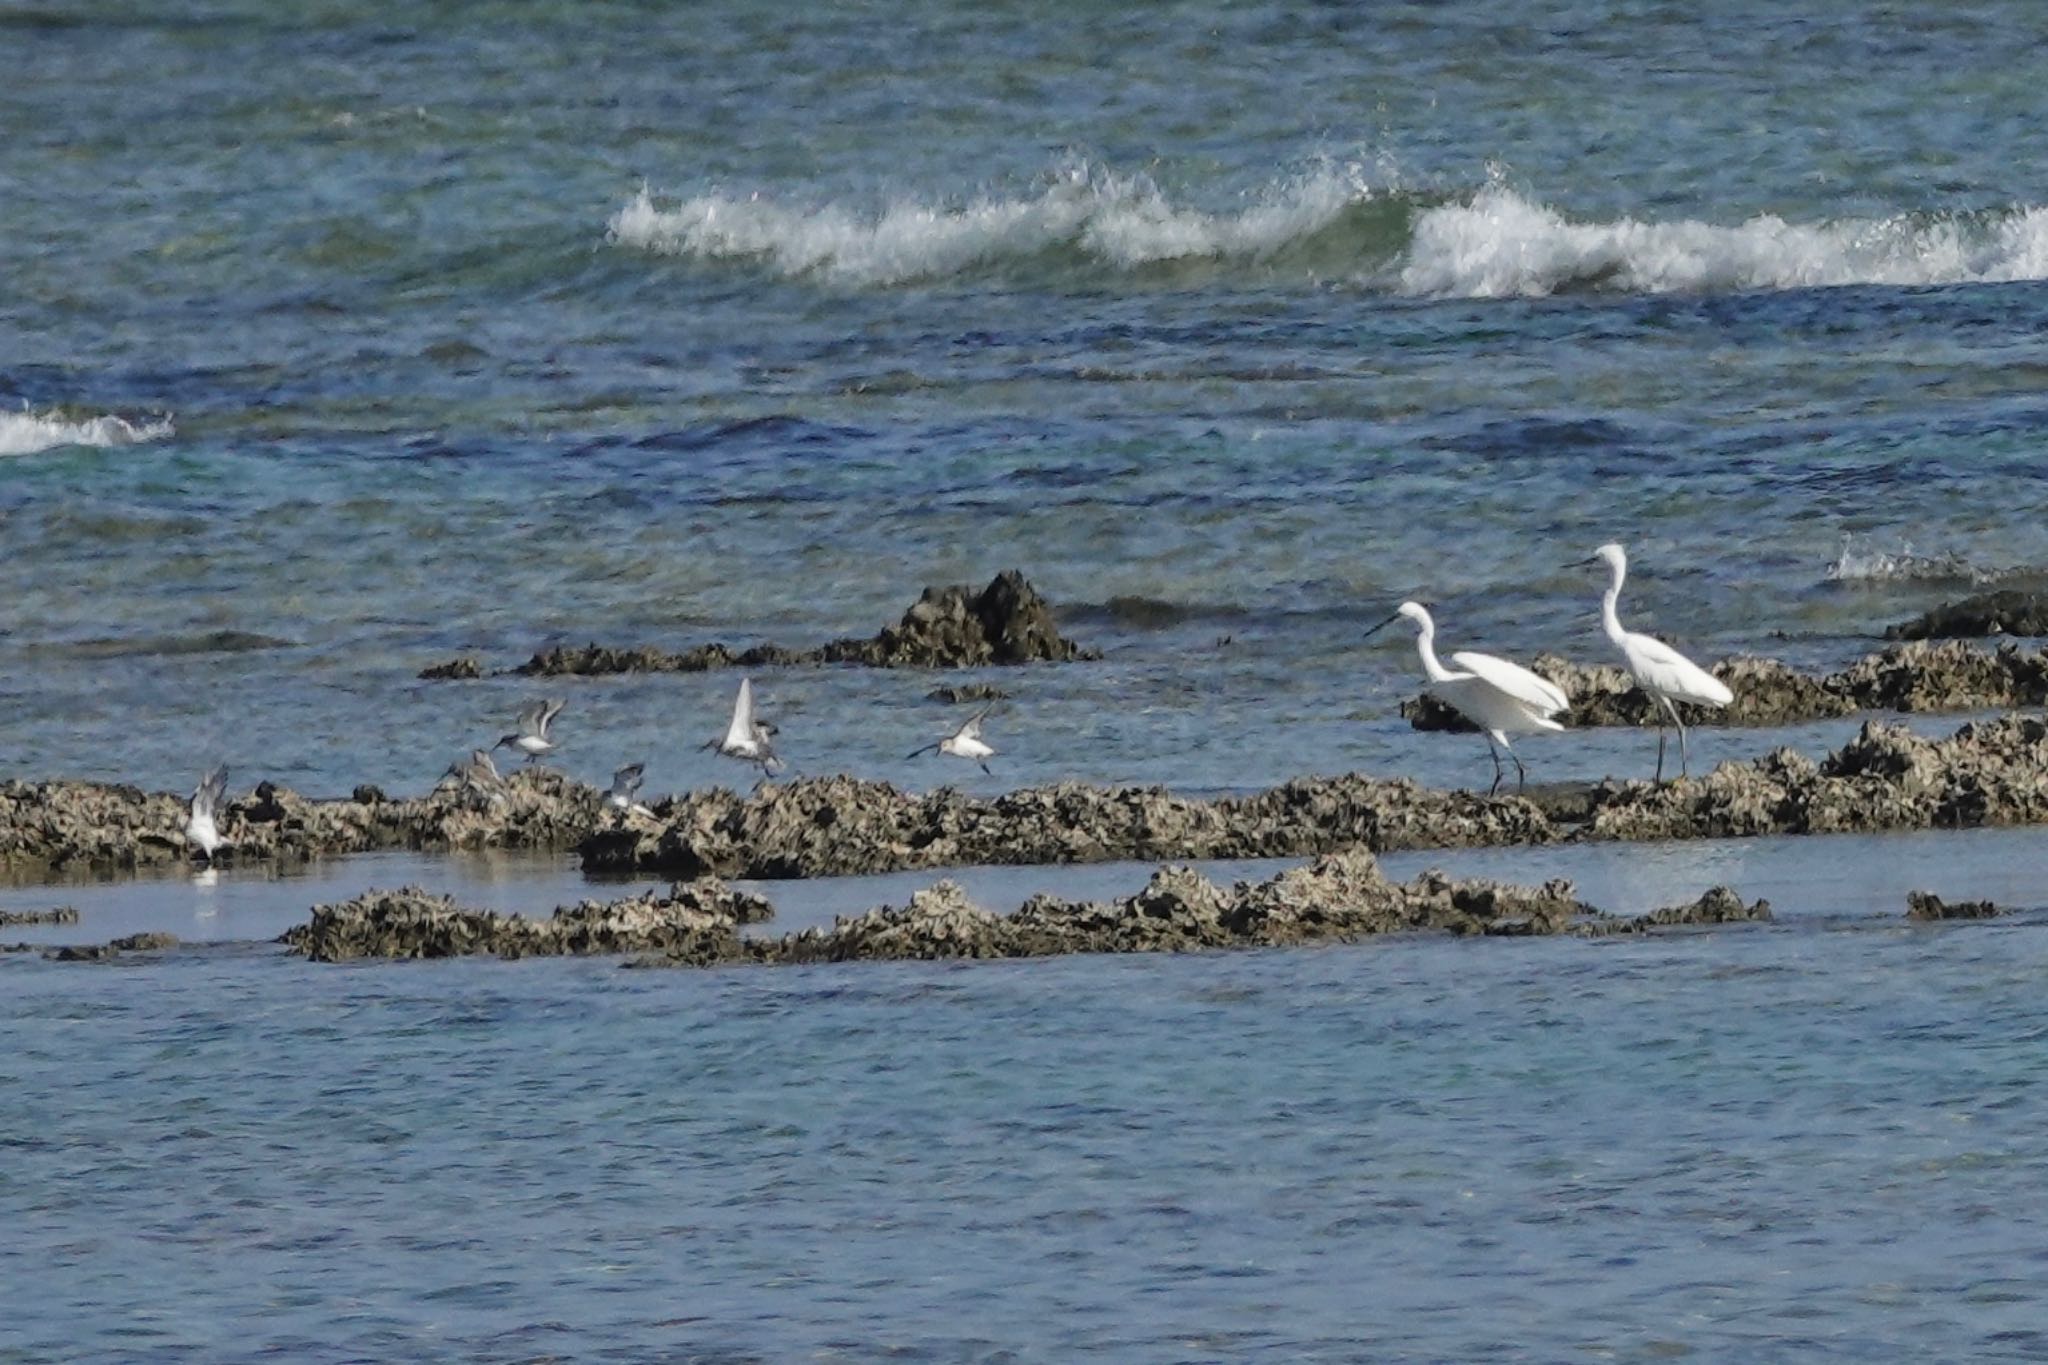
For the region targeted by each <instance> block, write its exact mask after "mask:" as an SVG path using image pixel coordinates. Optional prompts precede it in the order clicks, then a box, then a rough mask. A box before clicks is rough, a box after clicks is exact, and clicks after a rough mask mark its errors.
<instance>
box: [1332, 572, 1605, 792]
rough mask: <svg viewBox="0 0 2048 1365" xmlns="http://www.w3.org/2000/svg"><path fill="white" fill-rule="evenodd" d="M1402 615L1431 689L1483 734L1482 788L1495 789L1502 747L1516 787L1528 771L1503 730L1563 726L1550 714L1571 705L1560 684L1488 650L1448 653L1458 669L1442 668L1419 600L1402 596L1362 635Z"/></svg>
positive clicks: (1433, 628) (1517, 731) (1523, 732)
mask: <svg viewBox="0 0 2048 1365" xmlns="http://www.w3.org/2000/svg"><path fill="white" fill-rule="evenodd" d="M1404 616H1405V617H1407V618H1408V619H1409V620H1411V621H1413V622H1414V623H1415V625H1416V629H1417V632H1418V633H1417V635H1416V637H1415V652H1416V653H1418V654H1420V655H1421V656H1422V671H1423V673H1424V674H1426V675H1427V676H1428V678H1429V691H1430V693H1431V695H1433V696H1434V697H1436V698H1437V700H1439V701H1441V702H1443V703H1444V704H1445V705H1446V706H1449V707H1450V708H1451V709H1453V710H1454V711H1456V712H1457V713H1458V714H1459V715H1461V716H1463V717H1464V718H1465V719H1466V720H1469V721H1471V722H1472V723H1473V724H1474V725H1476V726H1478V727H1479V729H1480V731H1481V732H1482V733H1484V734H1485V736H1486V747H1487V750H1488V752H1490V753H1491V754H1492V755H1493V785H1492V786H1491V787H1488V788H1487V789H1486V794H1487V795H1488V796H1491V795H1493V794H1494V793H1495V792H1497V791H1499V790H1500V782H1501V777H1502V775H1503V772H1502V768H1501V762H1500V751H1501V750H1502V749H1506V750H1507V751H1508V757H1509V758H1510V759H1513V760H1514V765H1515V785H1516V786H1517V788H1519V787H1521V786H1522V785H1523V784H1524V783H1526V782H1527V781H1528V773H1527V772H1526V771H1525V770H1524V769H1523V767H1522V760H1521V759H1520V758H1517V757H1516V756H1515V749H1514V746H1513V745H1511V744H1509V743H1508V736H1509V735H1534V734H1540V733H1542V732H1543V731H1546V730H1562V729H1564V726H1562V725H1560V724H1558V723H1557V721H1556V720H1555V719H1554V717H1556V716H1558V715H1560V714H1562V713H1563V712H1564V710H1565V709H1566V708H1567V707H1569V706H1570V705H1571V701H1570V699H1568V698H1567V697H1566V696H1565V694H1564V689H1563V688H1561V687H1559V686H1558V685H1557V684H1556V683H1554V682H1551V681H1549V680H1548V679H1545V678H1539V677H1537V676H1536V675H1535V674H1534V673H1531V672H1530V671H1529V670H1528V669H1526V668H1524V667H1522V666H1521V665H1520V664H1513V663H1509V662H1508V661H1507V660H1506V659H1496V658H1495V657H1494V656H1493V655H1491V654H1474V653H1471V652H1469V651H1466V652H1460V653H1457V654H1453V655H1452V656H1451V662H1452V663H1453V664H1456V665H1457V667H1458V669H1459V670H1462V671H1454V670H1452V669H1449V668H1445V667H1444V666H1443V664H1442V663H1441V662H1439V661H1438V659H1437V657H1436V622H1435V621H1433V620H1431V619H1430V615H1429V609H1428V608H1427V607H1425V606H1423V605H1422V604H1421V603H1419V602H1403V603H1402V604H1401V606H1400V608H1399V609H1398V610H1396V611H1395V612H1394V614H1393V615H1392V616H1389V617H1388V618H1387V619H1386V620H1384V621H1382V622H1380V623H1379V624H1378V625H1376V626H1374V627H1373V628H1372V629H1371V630H1369V631H1367V632H1366V636H1367V637H1368V638H1370V637H1371V636H1373V635H1376V634H1378V633H1379V632H1380V631H1382V630H1384V629H1386V628H1387V627H1388V626H1391V625H1392V624H1394V622H1396V621H1398V620H1400V619H1401V618H1402V617H1404ZM1496 746H1498V747H1496Z"/></svg>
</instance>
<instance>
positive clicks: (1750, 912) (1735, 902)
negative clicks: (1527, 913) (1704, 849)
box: [1573, 886, 1771, 937]
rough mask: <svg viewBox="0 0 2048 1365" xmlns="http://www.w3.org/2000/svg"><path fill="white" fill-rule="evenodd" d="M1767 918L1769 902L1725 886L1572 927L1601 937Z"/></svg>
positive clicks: (1746, 921) (1768, 916) (1744, 922)
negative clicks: (1657, 907) (1632, 913)
mask: <svg viewBox="0 0 2048 1365" xmlns="http://www.w3.org/2000/svg"><path fill="white" fill-rule="evenodd" d="M1770 919H1771V903H1770V902H1769V901H1766V900H1758V901H1753V902H1750V903H1747V904H1745V903H1744V902H1743V899H1742V897H1740V896H1738V895H1736V894H1735V892H1734V891H1733V890H1732V889H1731V888H1729V887H1725V886H1716V887H1713V888H1711V889H1709V890H1708V891H1707V892H1705V893H1704V894H1703V895H1701V896H1700V898H1699V899H1698V900H1696V901H1691V902H1689V903H1687V904H1685V905H1668V906H1666V907H1664V908H1663V909H1662V910H1652V911H1651V912H1650V913H1649V914H1647V915H1635V916H1632V917H1629V918H1620V917H1615V918H1602V919H1598V920H1594V921H1592V922H1590V923H1584V924H1577V925H1574V926H1573V932H1575V933H1580V934H1588V935H1591V936H1594V937H1602V936H1607V935H1613V934H1642V933H1647V932H1649V931H1650V930H1652V929H1665V928H1670V927H1671V926H1673V925H1686V924H1750V923H1757V922H1764V923H1768V922H1769V921H1770Z"/></svg>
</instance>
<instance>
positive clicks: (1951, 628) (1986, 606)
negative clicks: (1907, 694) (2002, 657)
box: [1884, 588, 2048, 640]
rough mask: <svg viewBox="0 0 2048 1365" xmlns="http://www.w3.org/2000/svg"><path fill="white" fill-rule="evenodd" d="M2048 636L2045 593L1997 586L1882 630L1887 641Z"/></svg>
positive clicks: (2047, 608)
mask: <svg viewBox="0 0 2048 1365" xmlns="http://www.w3.org/2000/svg"><path fill="white" fill-rule="evenodd" d="M1985 635H2048V595H2044V594H2042V593H2037V592H2022V591H2020V590H2019V589H2016V588H2000V589H1998V590H1996V591H1994V592H1986V593H1978V594H1977V595H1976V596H1974V597H1965V598H1963V599H1962V600H1961V601H1959V602H1947V603H1944V604H1942V605H1941V606H1938V607H1934V608H1932V609H1930V610H1928V611H1924V612H1922V613H1920V615H1918V616H1916V617H1914V618H1913V619H1912V620H1910V621H1901V622H1899V623H1898V624H1897V625H1894V626H1889V627H1887V628H1886V629H1885V632H1884V638H1885V639H1887V640H1933V639H1942V638H1948V639H1955V638H1961V637H1965V636H1967V637H1981V636H1985Z"/></svg>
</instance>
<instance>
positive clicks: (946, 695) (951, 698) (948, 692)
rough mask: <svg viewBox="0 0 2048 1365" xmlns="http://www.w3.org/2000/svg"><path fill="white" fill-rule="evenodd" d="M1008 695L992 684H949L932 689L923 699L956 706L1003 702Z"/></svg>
mask: <svg viewBox="0 0 2048 1365" xmlns="http://www.w3.org/2000/svg"><path fill="white" fill-rule="evenodd" d="M1009 695H1010V694H1009V693H1008V692H1005V691H1004V690H1003V689H1002V688H1000V687H997V686H996V685H995V684H994V683H960V684H958V685H957V686H956V685H953V684H951V683H949V684H947V685H946V686H944V687H934V688H933V689H932V690H931V691H929V692H927V693H925V694H924V699H925V700H926V701H936V702H944V703H946V704H948V705H951V706H958V705H960V704H961V703H963V702H970V703H971V702H980V701H1003V700H1005V699H1006V698H1008V697H1009Z"/></svg>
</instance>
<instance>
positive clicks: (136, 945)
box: [43, 933, 178, 962]
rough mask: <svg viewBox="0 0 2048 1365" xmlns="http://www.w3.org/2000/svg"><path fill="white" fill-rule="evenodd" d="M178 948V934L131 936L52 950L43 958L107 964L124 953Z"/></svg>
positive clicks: (53, 960) (75, 944) (73, 944)
mask: <svg viewBox="0 0 2048 1365" xmlns="http://www.w3.org/2000/svg"><path fill="white" fill-rule="evenodd" d="M177 946H178V936H177V935H176V934H157V933H143V934H129V935H128V936H127V937H125V938H117V939H114V940H112V941H111V942H108V943H72V944H66V945H65V946H64V947H61V948H52V949H50V950H49V951H47V952H45V953H44V954H43V956H44V957H45V958H47V959H48V960H50V961H51V962H106V961H109V960H111V959H113V958H117V957H119V956H120V955H121V954H123V953H150V952H157V951H160V950H162V949H164V948H175V947H177Z"/></svg>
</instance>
